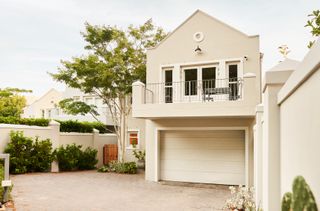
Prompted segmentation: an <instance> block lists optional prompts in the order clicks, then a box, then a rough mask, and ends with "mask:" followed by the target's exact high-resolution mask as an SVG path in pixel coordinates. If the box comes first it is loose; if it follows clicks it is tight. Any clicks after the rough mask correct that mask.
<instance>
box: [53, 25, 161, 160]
mask: <svg viewBox="0 0 320 211" xmlns="http://www.w3.org/2000/svg"><path fill="white" fill-rule="evenodd" d="M85 28H86V30H85V32H83V33H82V36H83V38H84V40H85V42H86V45H85V47H84V48H85V49H86V50H87V54H86V55H83V56H80V57H74V58H72V59H71V60H69V61H66V60H64V61H62V67H60V68H59V71H58V73H56V74H51V75H52V77H53V78H54V79H55V80H57V81H60V82H64V83H65V84H66V85H68V86H69V87H73V88H77V89H80V90H81V91H83V92H84V93H87V94H93V95H97V96H99V97H100V98H101V99H102V100H103V102H104V103H105V104H106V105H107V106H108V109H109V111H110V113H111V116H112V120H113V123H114V126H115V132H116V135H117V138H118V147H119V150H118V152H119V160H120V161H123V159H124V150H125V140H126V136H127V118H128V115H129V114H130V112H131V91H132V88H131V84H132V83H133V82H134V81H135V80H141V81H145V77H146V49H147V48H149V47H153V46H155V45H157V44H158V43H159V42H160V41H161V40H162V39H163V38H164V37H165V36H166V34H165V33H164V31H163V30H162V28H159V27H155V26H154V24H153V23H152V20H151V19H150V20H148V21H147V22H146V23H144V24H142V25H140V26H138V27H134V26H132V25H131V26H129V27H128V28H127V29H125V30H123V29H121V28H118V27H116V26H114V27H112V26H94V25H90V24H88V23H86V24H85ZM74 103H76V104H74V105H72V104H70V101H68V102H65V104H67V106H65V108H72V111H71V112H69V113H73V114H75V113H82V114H83V113H84V112H83V111H84V110H86V111H87V113H94V112H92V109H90V108H89V107H86V106H83V104H79V103H77V102H74ZM74 108H76V109H74ZM77 108H80V110H78V112H75V111H77ZM81 108H83V109H81Z"/></svg>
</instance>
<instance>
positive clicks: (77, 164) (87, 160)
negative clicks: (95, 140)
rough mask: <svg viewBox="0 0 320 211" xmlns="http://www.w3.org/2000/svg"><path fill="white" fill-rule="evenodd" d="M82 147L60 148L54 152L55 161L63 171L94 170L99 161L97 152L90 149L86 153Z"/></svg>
mask: <svg viewBox="0 0 320 211" xmlns="http://www.w3.org/2000/svg"><path fill="white" fill-rule="evenodd" d="M81 148H82V146H81V145H76V144H71V145H66V146H65V147H64V146H60V147H59V148H57V149H56V150H55V151H54V153H53V154H54V157H55V160H57V161H58V163H59V169H60V170H61V171H73V170H89V169H94V168H95V165H96V164H97V162H98V160H97V159H96V157H97V150H95V149H92V148H90V147H88V148H87V149H85V150H84V151H83V150H82V149H81Z"/></svg>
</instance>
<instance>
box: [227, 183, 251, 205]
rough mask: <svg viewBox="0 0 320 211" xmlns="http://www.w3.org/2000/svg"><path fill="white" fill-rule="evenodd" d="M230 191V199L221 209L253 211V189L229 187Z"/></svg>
mask: <svg viewBox="0 0 320 211" xmlns="http://www.w3.org/2000/svg"><path fill="white" fill-rule="evenodd" d="M229 189H230V191H231V198H230V199H228V200H227V201H226V203H225V205H224V207H223V209H224V210H234V211H253V210H255V208H256V205H255V202H254V188H253V187H251V188H247V187H243V186H241V185H240V186H239V187H238V188H236V187H233V186H231V187H229Z"/></svg>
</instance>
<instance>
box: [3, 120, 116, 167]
mask: <svg viewBox="0 0 320 211" xmlns="http://www.w3.org/2000/svg"><path fill="white" fill-rule="evenodd" d="M59 128H60V126H59V123H56V122H51V123H50V125H49V126H48V127H37V126H25V125H8V124H0V152H3V151H4V149H5V147H6V145H7V143H8V142H9V141H10V132H11V131H23V133H24V135H25V136H28V137H33V138H34V137H36V136H39V138H40V139H41V140H42V139H47V138H49V139H50V140H51V142H52V146H53V148H54V149H55V148H56V147H59V146H61V145H67V144H73V143H75V144H77V145H82V147H83V149H85V148H87V147H92V148H94V149H96V150H97V151H98V153H97V159H98V163H97V167H101V166H102V165H103V146H104V145H105V144H116V143H117V137H116V135H115V134H99V132H98V131H95V132H93V133H60V130H59Z"/></svg>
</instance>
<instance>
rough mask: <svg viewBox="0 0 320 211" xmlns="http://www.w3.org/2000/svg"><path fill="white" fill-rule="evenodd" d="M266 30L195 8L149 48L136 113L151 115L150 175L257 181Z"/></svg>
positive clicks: (156, 178) (135, 89) (190, 179)
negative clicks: (255, 31) (256, 132)
mask: <svg viewBox="0 0 320 211" xmlns="http://www.w3.org/2000/svg"><path fill="white" fill-rule="evenodd" d="M260 67H261V55H260V50H259V36H257V35H254V36H249V35H246V34H245V33H243V32H240V31H238V30H237V29H235V28H233V27H231V26H229V25H227V24H225V23H223V22H221V21H219V20H217V19H216V18H213V17H211V16H209V15H208V14H206V13H204V12H202V11H199V10H198V11H196V12H195V13H194V14H192V15H191V16H190V17H189V18H188V19H187V20H186V21H184V22H183V23H182V24H181V25H180V26H178V27H177V28H176V29H175V30H174V31H173V32H172V33H171V34H169V35H168V36H167V37H166V38H165V39H164V40H163V41H162V42H161V43H160V44H159V45H157V46H156V47H154V48H152V49H149V50H148V52H147V81H146V84H143V83H141V82H135V83H134V84H133V109H132V115H133V117H136V118H141V119H145V120H146V129H145V132H146V137H145V139H146V153H147V159H146V179H147V180H151V181H159V180H170V181H182V182H201V183H215V184H228V185H239V184H243V185H245V184H246V185H250V186H251V185H253V126H254V124H255V108H256V105H257V104H259V103H261V79H260V78H261V68H260Z"/></svg>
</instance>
